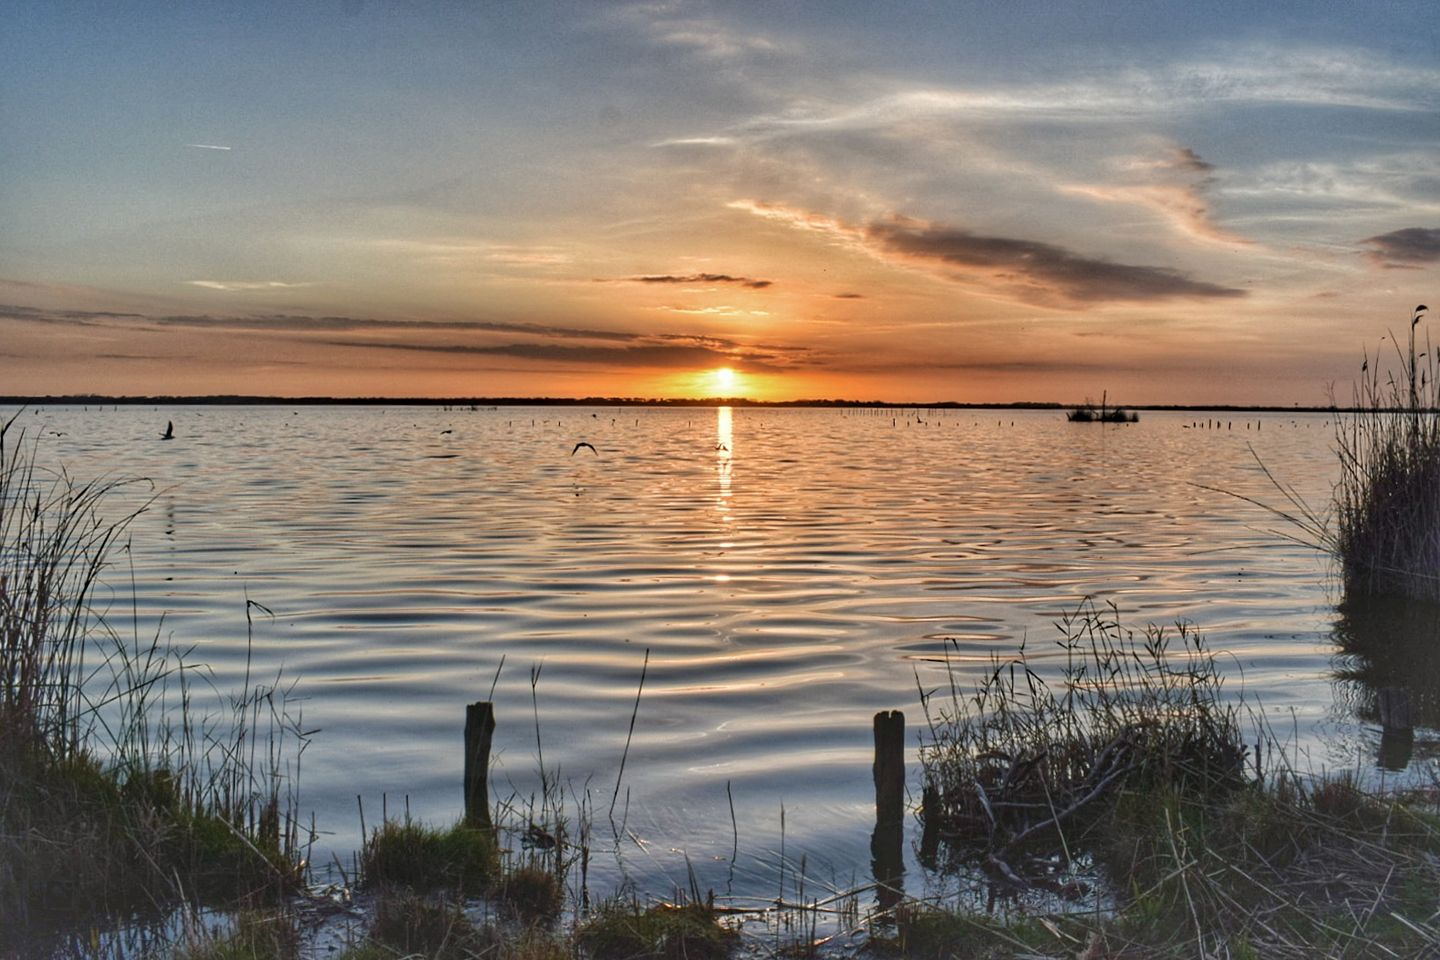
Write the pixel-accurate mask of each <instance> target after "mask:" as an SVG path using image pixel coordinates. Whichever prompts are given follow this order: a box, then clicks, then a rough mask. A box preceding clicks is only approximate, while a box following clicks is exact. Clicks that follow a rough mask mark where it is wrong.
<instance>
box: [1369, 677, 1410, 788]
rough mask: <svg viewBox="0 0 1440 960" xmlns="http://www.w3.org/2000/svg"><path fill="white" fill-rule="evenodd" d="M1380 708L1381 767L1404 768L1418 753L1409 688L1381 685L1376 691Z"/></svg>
mask: <svg viewBox="0 0 1440 960" xmlns="http://www.w3.org/2000/svg"><path fill="white" fill-rule="evenodd" d="M1375 700H1376V705H1377V706H1378V707H1379V710H1380V756H1379V758H1378V759H1379V762H1380V766H1382V767H1384V768H1385V769H1386V770H1404V769H1405V768H1406V767H1408V766H1409V765H1410V758H1411V756H1412V755H1413V754H1414V752H1415V719H1414V717H1413V716H1412V714H1411V712H1410V691H1409V690H1407V689H1405V688H1404V687H1381V688H1380V689H1379V690H1377V691H1376V696H1375Z"/></svg>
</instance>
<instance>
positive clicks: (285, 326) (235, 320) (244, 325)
mask: <svg viewBox="0 0 1440 960" xmlns="http://www.w3.org/2000/svg"><path fill="white" fill-rule="evenodd" d="M153 322H155V323H157V324H160V325H161V326H167V327H203V328H217V327H218V328H228V329H233V330H276V331H293V332H296V333H299V332H305V331H317V332H340V331H347V330H454V331H464V330H477V331H488V332H492V333H525V334H530V335H532V336H537V337H569V338H575V339H584V340H628V339H629V338H630V337H631V336H632V335H631V334H628V333H616V332H615V331H612V330H593V329H585V328H582V327H564V326H551V325H548V324H534V323H507V322H505V321H500V320H375V319H371V318H368V317H314V316H306V315H294V314H262V315H259V316H247V317H215V316H210V315H208V314H198V315H182V316H172V317H155V318H154V320H153Z"/></svg>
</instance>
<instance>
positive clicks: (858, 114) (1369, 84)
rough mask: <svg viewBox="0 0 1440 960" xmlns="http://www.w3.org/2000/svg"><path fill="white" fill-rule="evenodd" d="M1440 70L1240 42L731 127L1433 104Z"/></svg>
mask: <svg viewBox="0 0 1440 960" xmlns="http://www.w3.org/2000/svg"><path fill="white" fill-rule="evenodd" d="M1437 89H1440V70H1437V69H1435V68H1431V67H1410V66H1399V65H1394V64H1391V63H1387V62H1385V61H1383V60H1381V59H1380V55H1379V54H1377V53H1372V52H1369V51H1364V50H1347V49H1324V48H1302V49H1294V48H1290V49H1287V48H1283V47H1277V46H1261V45H1243V46H1234V47H1232V48H1231V49H1230V50H1229V51H1227V53H1226V54H1225V55H1222V56H1218V57H1214V58H1211V59H1207V60H1190V61H1177V62H1175V63H1171V64H1166V65H1164V66H1158V67H1152V68H1140V67H1127V68H1125V69H1121V70H1112V71H1110V72H1109V73H1108V74H1102V75H1100V76H1098V77H1096V76H1095V75H1093V74H1091V75H1089V76H1087V77H1085V78H1083V79H1060V80H1056V81H1050V82H1046V83H1029V84H1010V85H1006V86H998V85H988V86H987V85H984V84H973V85H968V86H947V87H942V86H910V87H902V88H901V89H892V90H890V91H887V92H883V93H879V94H877V95H875V96H872V97H869V98H861V99H856V100H854V101H852V102H850V103H848V104H847V103H843V102H842V103H840V105H838V106H837V105H836V103H835V101H833V100H831V101H811V102H796V103H792V104H789V105H787V106H786V108H785V109H783V110H781V111H778V112H775V113H771V114H767V115H763V116H759V117H755V118H753V119H752V120H750V121H749V122H747V123H746V124H744V125H742V126H741V127H739V128H737V129H736V130H733V131H728V134H729V135H739V134H741V133H742V132H745V133H749V134H750V135H757V134H758V135H763V134H766V133H770V134H783V133H786V132H801V131H805V130H816V131H818V130H845V129H860V128H873V127H892V128H893V127H898V126H902V125H905V124H908V123H910V122H912V121H915V120H921V119H943V118H953V119H957V120H971V121H978V122H988V121H1000V122H1004V123H1007V124H1013V123H1026V122H1049V121H1055V120H1059V121H1064V122H1066V123H1076V122H1093V121H1110V120H1118V119H1126V118H1137V117H1143V116H1173V115H1174V114H1175V113H1176V112H1177V111H1187V110H1197V111H1211V110H1216V109H1221V108H1224V107H1227V106H1233V105H1238V104H1278V105H1287V106H1322V107H1326V106H1328V107H1352V108H1359V109H1370V110H1386V111H1427V110H1433V109H1434V108H1435V105H1436V103H1435V100H1436V97H1435V91H1436V90H1437Z"/></svg>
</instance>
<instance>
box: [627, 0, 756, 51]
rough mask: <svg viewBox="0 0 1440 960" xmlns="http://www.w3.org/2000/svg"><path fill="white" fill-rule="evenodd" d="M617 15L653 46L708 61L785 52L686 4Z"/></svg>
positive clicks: (637, 6)
mask: <svg viewBox="0 0 1440 960" xmlns="http://www.w3.org/2000/svg"><path fill="white" fill-rule="evenodd" d="M618 13H619V15H620V17H621V18H622V20H623V21H624V22H626V23H627V24H630V25H634V26H637V27H638V28H639V30H640V31H641V33H642V35H643V36H645V37H646V38H647V39H649V40H650V41H651V42H653V43H657V44H660V45H662V46H667V47H675V48H679V49H684V50H689V51H691V52H693V53H695V54H697V55H698V56H701V57H704V58H706V59H709V60H735V59H737V58H740V57H743V56H747V55H755V54H765V55H768V54H775V53H778V52H781V51H782V50H784V49H785V45H784V44H782V43H780V42H778V41H777V40H775V39H773V38H771V37H767V36H764V35H761V34H759V33H755V32H751V31H745V30H742V29H740V28H738V27H736V26H734V25H732V24H730V23H727V22H726V21H724V20H721V19H720V18H718V17H714V16H708V15H706V14H705V13H703V12H700V11H697V10H696V8H695V7H694V6H693V5H692V4H689V3H682V2H674V0H671V2H658V3H656V2H650V3H632V4H628V5H626V6H623V7H620V8H619V10H618Z"/></svg>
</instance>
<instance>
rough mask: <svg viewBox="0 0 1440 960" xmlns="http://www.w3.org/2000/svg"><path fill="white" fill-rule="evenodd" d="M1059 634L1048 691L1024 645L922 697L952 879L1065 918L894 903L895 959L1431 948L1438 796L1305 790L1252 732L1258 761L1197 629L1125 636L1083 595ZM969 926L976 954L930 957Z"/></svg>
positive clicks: (1315, 782)
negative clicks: (983, 880) (1040, 899)
mask: <svg viewBox="0 0 1440 960" xmlns="http://www.w3.org/2000/svg"><path fill="white" fill-rule="evenodd" d="M1060 627H1061V632H1062V639H1061V640H1060V648H1061V652H1062V655H1063V660H1062V661H1061V663H1062V666H1061V668H1060V670H1059V673H1060V679H1059V680H1058V681H1056V682H1054V683H1047V682H1046V681H1045V680H1044V679H1042V678H1041V677H1040V676H1039V675H1038V674H1037V673H1036V672H1035V670H1034V668H1032V666H1031V665H1030V663H1028V662H1027V660H1026V658H1025V656H1024V654H1023V651H1022V654H1021V656H1019V657H1017V658H1015V659H1013V660H1010V661H997V662H996V663H995V664H994V665H993V667H992V669H991V671H990V673H989V674H988V676H987V677H986V678H984V679H983V680H982V681H981V682H980V683H979V684H978V685H977V687H976V690H975V692H974V693H973V695H971V696H969V697H963V696H962V695H961V694H960V693H959V691H958V690H956V689H955V688H954V685H953V681H952V686H951V691H950V699H949V701H948V703H945V704H944V705H943V706H940V705H937V704H936V703H935V695H933V694H927V695H925V696H924V699H925V701H926V703H927V713H930V712H931V709H932V708H933V710H934V713H933V714H932V717H931V723H930V730H929V733H928V740H927V742H925V743H922V748H921V760H922V764H923V765H924V775H925V785H926V797H925V809H924V812H923V817H924V820H925V823H926V827H927V833H929V832H935V833H938V835H939V837H940V839H942V840H943V841H944V842H945V844H946V846H947V850H948V851H949V853H950V854H951V856H950V859H949V861H948V863H947V865H948V866H951V867H956V866H971V867H973V866H976V865H978V866H980V867H981V868H982V869H983V870H984V871H985V872H986V873H988V875H989V877H990V878H991V881H992V887H993V888H994V889H999V890H1000V891H1001V892H1002V894H1003V895H1005V896H1007V897H1008V896H1018V895H1020V894H1023V893H1025V892H1027V891H1041V892H1048V894H1049V895H1050V898H1049V901H1048V902H1050V903H1052V904H1057V905H1058V904H1068V907H1065V908H1064V909H1061V910H1060V911H1059V912H1057V913H1053V914H1051V915H1049V916H1045V917H1043V918H1040V919H1043V922H1040V923H1039V924H1038V925H1037V923H1036V922H1035V921H1036V919H1037V918H1036V917H1033V916H1032V917H1030V918H1022V919H1021V920H1019V921H1017V922H1015V923H1002V924H999V925H997V924H995V923H994V922H993V921H992V920H991V919H987V918H984V917H977V916H974V915H971V914H967V913H966V912H965V911H963V910H961V911H944V910H938V911H937V910H934V909H931V908H928V907H924V906H920V905H915V904H907V905H902V907H901V908H900V909H899V910H897V911H896V921H897V922H896V932H895V934H894V943H895V945H897V946H898V948H900V949H901V952H904V953H907V954H909V955H912V956H937V957H938V956H954V957H969V956H997V957H1009V956H1035V955H1041V956H1061V955H1064V956H1079V957H1083V958H1085V960H1102V958H1119V957H1127V958H1139V957H1146V958H1151V957H1155V958H1167V957H1175V958H1180V957H1201V956H1203V957H1221V956H1230V957H1277V958H1296V960H1298V958H1302V957H1317V956H1353V957H1372V956H1373V957H1382V956H1384V957H1418V956H1440V923H1437V920H1440V914H1437V912H1436V904H1435V901H1434V891H1435V890H1436V889H1440V815H1437V800H1440V793H1437V792H1436V791H1435V790H1433V789H1431V790H1428V791H1422V792H1416V793H1411V794H1408V795H1379V794H1374V793H1371V792H1367V791H1366V790H1365V789H1363V788H1362V787H1361V785H1360V784H1359V782H1358V778H1356V777H1354V776H1339V777H1335V776H1330V777H1308V776H1302V775H1301V774H1299V773H1297V772H1296V771H1295V770H1293V769H1292V768H1291V767H1290V766H1289V765H1288V763H1287V760H1286V754H1285V750H1284V749H1283V747H1282V746H1281V745H1280V744H1278V743H1277V742H1276V740H1275V738H1274V737H1273V736H1272V735H1270V734H1269V733H1268V732H1265V731H1262V734H1261V736H1262V741H1261V742H1262V743H1264V744H1265V749H1264V751H1263V755H1264V763H1263V764H1262V763H1261V762H1260V760H1259V758H1258V756H1257V754H1258V753H1259V749H1258V745H1257V748H1256V750H1254V751H1252V750H1250V749H1247V747H1246V745H1245V744H1244V742H1243V740H1242V737H1241V731H1240V722H1239V714H1238V707H1236V706H1233V705H1231V704H1230V703H1229V702H1227V701H1224V700H1222V699H1221V697H1220V693H1221V685H1220V677H1219V674H1218V672H1217V670H1216V665H1215V658H1214V656H1213V654H1212V653H1210V651H1209V650H1208V649H1207V648H1206V647H1205V645H1204V643H1203V641H1202V640H1201V639H1200V637H1199V636H1198V635H1197V634H1195V633H1194V631H1193V630H1190V629H1188V628H1183V627H1177V628H1176V629H1175V631H1174V632H1173V633H1169V632H1167V631H1161V630H1159V629H1158V628H1155V627H1150V628H1147V629H1146V630H1145V631H1143V632H1141V633H1134V632H1131V631H1129V630H1126V629H1125V628H1123V627H1122V626H1121V624H1120V623H1119V620H1118V617H1116V615H1115V612H1114V609H1113V608H1105V609H1103V610H1102V609H1097V608H1096V607H1095V606H1094V605H1092V604H1089V603H1087V604H1085V605H1084V606H1082V607H1081V608H1080V610H1079V611H1078V612H1077V613H1076V614H1075V615H1073V616H1071V617H1068V618H1066V619H1065V620H1064V621H1063V622H1062V623H1061V624H1060ZM922 854H923V851H922ZM1091 884H1096V885H1098V886H1097V887H1096V888H1094V889H1091V886H1090V885H1091ZM1102 891H1103V893H1102ZM1092 894H1093V895H1092ZM967 930H968V931H969V932H968V934H967V936H968V938H969V939H968V940H967V942H969V941H971V940H973V941H974V944H973V945H972V946H973V949H972V946H966V947H965V948H964V949H961V948H959V947H953V948H951V947H946V946H945V944H946V938H947V937H950V936H955V937H958V936H960V935H961V934H962V933H965V932H966V931H967ZM981 945H983V949H982V948H981ZM947 951H948V952H947Z"/></svg>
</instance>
